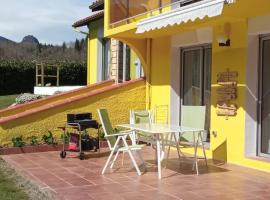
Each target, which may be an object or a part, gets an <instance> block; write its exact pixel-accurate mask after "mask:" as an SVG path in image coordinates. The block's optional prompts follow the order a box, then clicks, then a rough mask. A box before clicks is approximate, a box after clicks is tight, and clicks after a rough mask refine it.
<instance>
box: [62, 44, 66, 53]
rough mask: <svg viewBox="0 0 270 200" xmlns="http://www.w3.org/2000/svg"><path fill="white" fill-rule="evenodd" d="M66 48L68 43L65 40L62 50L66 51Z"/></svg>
mask: <svg viewBox="0 0 270 200" xmlns="http://www.w3.org/2000/svg"><path fill="white" fill-rule="evenodd" d="M66 49H67V45H66V43H65V42H63V44H62V51H63V52H65V51H66Z"/></svg>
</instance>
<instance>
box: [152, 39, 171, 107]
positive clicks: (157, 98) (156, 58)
mask: <svg viewBox="0 0 270 200" xmlns="http://www.w3.org/2000/svg"><path fill="white" fill-rule="evenodd" d="M151 43H152V44H151V64H150V105H151V109H154V108H155V107H156V106H158V105H169V104H170V65H171V63H170V60H171V59H170V56H171V49H170V44H171V39H170V37H162V38H156V39H152V42H151Z"/></svg>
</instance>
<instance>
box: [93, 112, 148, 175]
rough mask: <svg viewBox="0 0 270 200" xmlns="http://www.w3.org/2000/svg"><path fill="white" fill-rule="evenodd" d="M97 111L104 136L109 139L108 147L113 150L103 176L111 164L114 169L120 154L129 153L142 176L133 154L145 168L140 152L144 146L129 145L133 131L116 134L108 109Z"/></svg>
mask: <svg viewBox="0 0 270 200" xmlns="http://www.w3.org/2000/svg"><path fill="white" fill-rule="evenodd" d="M97 111H98V115H99V118H100V122H101V124H102V128H103V131H104V134H105V138H106V139H107V142H108V146H109V148H110V150H111V153H110V155H109V158H108V160H107V162H106V164H105V166H104V168H103V170H102V174H104V173H105V171H106V169H107V167H108V165H109V164H111V165H110V168H113V165H114V163H115V161H116V159H117V157H118V155H119V153H120V152H121V153H125V152H127V153H128V154H129V156H130V159H131V161H132V163H133V166H134V167H135V169H136V171H137V173H138V175H141V171H140V169H139V167H138V165H137V163H136V160H135V158H134V156H133V153H134V152H136V153H137V155H138V157H139V158H140V160H141V161H142V163H143V165H144V166H145V163H144V160H143V159H142V156H141V155H140V153H139V152H138V150H141V149H142V148H143V147H144V145H138V144H132V145H128V143H127V141H126V139H127V137H131V138H132V135H133V131H131V130H128V131H121V132H116V131H115V130H114V129H113V127H112V124H111V121H110V118H109V115H108V112H107V110H106V109H98V110H97ZM121 141H122V142H121ZM115 153H116V154H115ZM114 154H115V156H114V159H113V160H112V162H111V159H112V157H113V155H114Z"/></svg>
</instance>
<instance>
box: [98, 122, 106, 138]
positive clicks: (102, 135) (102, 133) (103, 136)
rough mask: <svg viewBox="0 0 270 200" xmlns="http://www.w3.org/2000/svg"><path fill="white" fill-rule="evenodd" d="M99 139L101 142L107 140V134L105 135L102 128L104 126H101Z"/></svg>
mask: <svg viewBox="0 0 270 200" xmlns="http://www.w3.org/2000/svg"><path fill="white" fill-rule="evenodd" d="M97 134H98V137H99V138H100V139H101V140H104V139H105V133H104V130H103V128H102V126H101V125H100V126H99V128H98V133H97Z"/></svg>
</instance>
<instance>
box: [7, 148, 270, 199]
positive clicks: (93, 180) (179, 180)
mask: <svg viewBox="0 0 270 200" xmlns="http://www.w3.org/2000/svg"><path fill="white" fill-rule="evenodd" d="M142 153H143V158H144V159H145V161H146V163H147V172H145V173H144V174H143V175H142V176H137V174H136V172H135V170H134V169H133V168H132V165H131V163H130V160H129V158H128V155H125V159H124V166H123V167H121V156H120V157H119V159H118V162H117V163H116V164H115V167H114V169H113V170H111V169H109V170H108V171H107V172H106V174H105V175H101V170H102V167H103V165H104V163H105V161H106V159H107V156H108V154H107V153H106V152H102V156H100V157H97V156H92V155H90V156H89V157H88V158H87V159H86V160H83V161H81V160H79V159H78V158H76V156H77V153H68V157H67V158H66V159H63V160H62V159H60V158H59V152H46V153H33V154H20V155H8V156H2V157H3V159H5V160H6V161H7V162H8V163H9V164H10V165H12V166H13V167H14V168H16V169H17V170H18V171H19V172H20V173H23V175H25V176H26V177H27V178H29V179H31V180H33V181H35V182H36V184H38V185H39V187H40V188H42V189H44V190H49V191H50V192H52V194H54V195H55V197H56V198H57V199H61V200H81V199H82V200H88V199H89V200H92V199H96V200H103V199H104V200H105V199H106V200H107V199H110V200H114V199H115V200H132V199H144V200H153V199H158V200H163V199H164V200H175V199H184V200H193V199H194V200H207V199H208V200H214V199H215V200H217V199H218V200H227V199H230V200H231V199H237V200H242V199H245V200H251V199H252V200H254V199H257V200H262V199H270V173H265V172H261V171H257V170H253V169H249V168H244V167H240V166H235V165H230V164H213V162H212V161H209V166H208V168H206V167H205V166H204V163H203V161H201V162H200V163H199V169H200V175H199V176H197V175H195V173H194V172H193V171H192V170H191V168H192V164H191V163H182V164H181V165H180V164H179V161H178V159H177V156H176V153H175V152H173V153H172V155H171V158H170V159H169V161H168V163H167V167H166V169H163V171H162V176H163V178H162V180H158V178H157V168H156V166H155V164H154V163H155V162H154V160H153V159H154V158H155V156H154V151H153V150H152V149H151V148H150V147H146V148H145V149H144V150H143V152H142ZM143 169H144V168H143V166H141V170H143Z"/></svg>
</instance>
